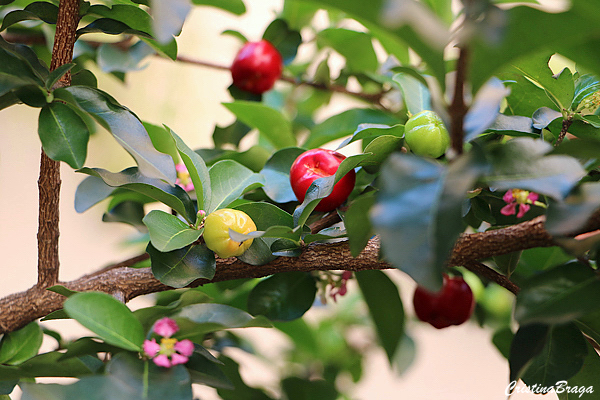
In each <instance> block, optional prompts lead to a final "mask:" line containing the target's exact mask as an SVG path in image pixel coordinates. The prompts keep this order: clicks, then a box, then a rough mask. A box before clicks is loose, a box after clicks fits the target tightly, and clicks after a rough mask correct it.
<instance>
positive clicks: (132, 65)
mask: <svg viewBox="0 0 600 400" xmlns="http://www.w3.org/2000/svg"><path fill="white" fill-rule="evenodd" d="M153 54H155V51H154V49H153V48H152V47H151V46H150V45H149V44H147V43H146V42H144V41H141V40H140V41H138V42H136V43H134V44H133V45H131V46H130V47H129V48H127V50H122V49H119V48H118V47H116V46H114V45H113V44H109V43H104V44H102V45H100V47H99V48H98V50H97V52H96V63H97V64H98V66H99V67H100V69H101V70H102V72H105V73H111V72H130V71H140V70H142V69H144V68H145V67H146V66H147V65H146V64H142V60H144V59H145V58H146V57H148V56H149V55H153Z"/></svg>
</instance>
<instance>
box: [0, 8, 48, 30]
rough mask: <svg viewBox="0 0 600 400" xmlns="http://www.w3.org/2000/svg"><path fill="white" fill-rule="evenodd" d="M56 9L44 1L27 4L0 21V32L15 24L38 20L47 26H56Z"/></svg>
mask: <svg viewBox="0 0 600 400" xmlns="http://www.w3.org/2000/svg"><path fill="white" fill-rule="evenodd" d="M57 17H58V7H57V6H56V5H54V4H52V3H49V2H45V1H36V2H33V3H30V4H28V5H27V6H26V7H25V8H24V9H23V10H15V11H11V12H9V13H8V14H6V15H5V16H4V18H3V20H2V27H0V31H3V30H5V29H6V28H8V27H9V26H11V25H14V24H16V23H17V22H21V21H27V20H39V21H44V22H46V23H49V24H56V19H57Z"/></svg>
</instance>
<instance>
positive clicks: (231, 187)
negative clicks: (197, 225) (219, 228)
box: [206, 160, 264, 214]
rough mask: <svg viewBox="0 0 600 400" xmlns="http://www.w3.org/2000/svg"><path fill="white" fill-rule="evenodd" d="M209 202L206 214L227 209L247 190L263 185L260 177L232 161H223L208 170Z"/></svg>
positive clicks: (262, 179)
mask: <svg viewBox="0 0 600 400" xmlns="http://www.w3.org/2000/svg"><path fill="white" fill-rule="evenodd" d="M208 172H209V176H210V185H211V186H210V189H211V201H210V207H209V206H206V213H207V214H210V213H211V212H213V211H215V210H218V209H220V208H224V207H227V206H228V205H229V203H231V202H232V201H234V200H235V199H237V198H238V197H240V196H241V195H243V194H244V193H246V192H247V191H249V190H252V189H256V188H258V187H260V186H262V185H263V183H264V178H263V177H262V175H260V174H257V173H254V172H252V170H250V169H248V168H246V167H244V166H243V165H242V164H240V163H237V162H235V161H233V160H223V161H219V162H217V163H216V164H214V165H213V166H212V167H210V169H209V171H208Z"/></svg>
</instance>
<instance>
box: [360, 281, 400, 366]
mask: <svg viewBox="0 0 600 400" xmlns="http://www.w3.org/2000/svg"><path fill="white" fill-rule="evenodd" d="M355 276H356V280H357V282H358V286H359V287H360V291H361V293H362V295H363V298H364V299H365V302H366V303H367V306H368V307H369V314H370V315H371V318H372V320H373V323H374V324H375V331H376V332H377V337H378V338H379V342H380V343H381V345H382V347H383V349H384V350H385V352H386V354H387V357H388V360H389V362H390V364H392V363H393V360H394V358H395V355H396V352H397V350H398V347H399V344H400V341H401V340H402V337H403V336H404V307H403V306H402V300H401V299H400V294H399V291H398V287H397V286H396V284H395V283H394V282H392V280H391V279H390V278H389V277H388V276H387V275H386V274H385V273H383V272H381V271H377V270H372V271H358V272H356V273H355Z"/></svg>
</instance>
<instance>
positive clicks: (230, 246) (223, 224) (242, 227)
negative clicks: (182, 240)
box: [204, 208, 256, 258]
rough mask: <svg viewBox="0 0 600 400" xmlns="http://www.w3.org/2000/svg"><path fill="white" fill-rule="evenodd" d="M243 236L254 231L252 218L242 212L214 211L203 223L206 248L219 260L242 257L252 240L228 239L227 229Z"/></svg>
mask: <svg viewBox="0 0 600 400" xmlns="http://www.w3.org/2000/svg"><path fill="white" fill-rule="evenodd" d="M230 228H231V230H233V231H235V232H238V233H243V234H248V233H250V232H253V231H255V230H256V225H255V224H254V221H252V218H250V217H249V216H248V214H246V213H245V212H243V211H239V210H234V209H231V208H222V209H220V210H217V211H214V212H212V213H210V214H208V216H207V217H206V220H205V221H204V242H205V243H206V247H208V248H209V249H210V250H212V251H214V252H215V253H217V255H218V256H219V257H221V258H228V257H237V256H240V255H242V253H244V252H245V251H246V250H248V247H250V245H251V244H252V239H248V240H244V241H243V242H241V243H240V242H236V241H234V240H231V238H230V237H229V229H230Z"/></svg>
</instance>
